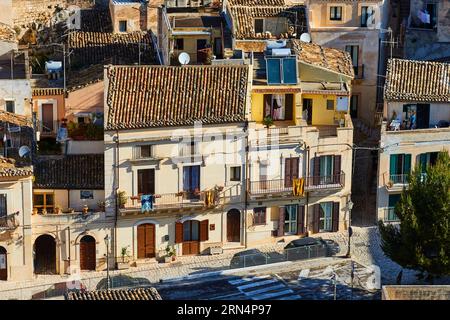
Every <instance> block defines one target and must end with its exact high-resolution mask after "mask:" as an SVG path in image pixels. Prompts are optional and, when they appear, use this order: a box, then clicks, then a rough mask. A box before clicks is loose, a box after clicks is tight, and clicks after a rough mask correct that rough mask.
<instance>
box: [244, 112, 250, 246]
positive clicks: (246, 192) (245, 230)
mask: <svg viewBox="0 0 450 320" xmlns="http://www.w3.org/2000/svg"><path fill="white" fill-rule="evenodd" d="M243 131H244V133H245V163H244V165H245V180H244V182H245V186H244V187H245V192H244V194H245V200H244V246H245V248H247V207H248V191H249V190H248V189H249V164H248V156H249V154H248V153H249V145H248V120H246V121H245V124H244V128H243Z"/></svg>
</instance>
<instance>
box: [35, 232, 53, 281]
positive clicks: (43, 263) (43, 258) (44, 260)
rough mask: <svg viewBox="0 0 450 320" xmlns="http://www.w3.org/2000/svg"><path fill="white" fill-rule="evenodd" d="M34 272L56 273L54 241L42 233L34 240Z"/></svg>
mask: <svg viewBox="0 0 450 320" xmlns="http://www.w3.org/2000/svg"><path fill="white" fill-rule="evenodd" d="M34 273H35V274H56V242H55V239H54V238H53V237H52V236H50V235H48V234H43V235H41V236H39V237H38V238H37V239H36V241H35V242H34Z"/></svg>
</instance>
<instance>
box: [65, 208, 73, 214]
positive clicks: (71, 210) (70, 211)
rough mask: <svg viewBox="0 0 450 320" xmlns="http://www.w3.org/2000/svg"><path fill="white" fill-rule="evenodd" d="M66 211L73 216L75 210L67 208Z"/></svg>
mask: <svg viewBox="0 0 450 320" xmlns="http://www.w3.org/2000/svg"><path fill="white" fill-rule="evenodd" d="M67 211H68V212H69V213H71V214H74V213H75V209H74V208H69V209H68V210H67Z"/></svg>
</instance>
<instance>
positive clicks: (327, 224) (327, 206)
mask: <svg viewBox="0 0 450 320" xmlns="http://www.w3.org/2000/svg"><path fill="white" fill-rule="evenodd" d="M332 230H333V202H323V203H321V204H320V215H319V232H329V231H332Z"/></svg>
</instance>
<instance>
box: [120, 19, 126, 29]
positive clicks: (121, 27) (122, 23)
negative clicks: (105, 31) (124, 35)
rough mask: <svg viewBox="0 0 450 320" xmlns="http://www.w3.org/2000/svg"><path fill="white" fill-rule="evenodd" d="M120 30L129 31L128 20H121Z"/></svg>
mask: <svg viewBox="0 0 450 320" xmlns="http://www.w3.org/2000/svg"><path fill="white" fill-rule="evenodd" d="M119 32H127V21H126V20H121V21H119Z"/></svg>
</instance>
